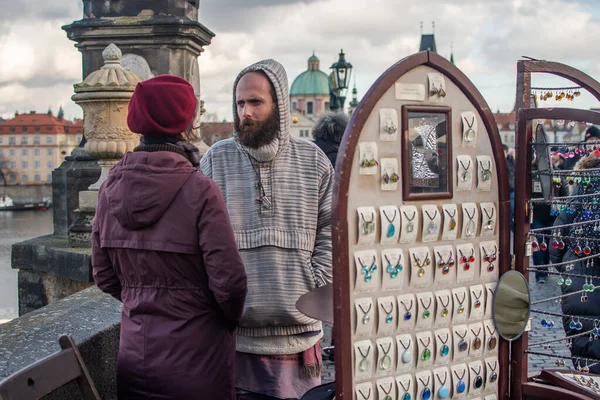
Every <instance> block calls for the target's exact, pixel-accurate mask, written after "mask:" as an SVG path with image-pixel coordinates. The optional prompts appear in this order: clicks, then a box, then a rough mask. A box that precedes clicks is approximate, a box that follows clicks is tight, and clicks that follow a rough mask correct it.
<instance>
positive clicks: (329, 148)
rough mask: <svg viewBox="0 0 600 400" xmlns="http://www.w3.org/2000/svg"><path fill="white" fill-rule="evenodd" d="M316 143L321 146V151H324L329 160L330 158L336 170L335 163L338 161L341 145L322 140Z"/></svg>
mask: <svg viewBox="0 0 600 400" xmlns="http://www.w3.org/2000/svg"><path fill="white" fill-rule="evenodd" d="M314 143H315V144H316V145H317V146H319V148H320V149H321V150H323V153H325V155H326V156H327V158H329V161H331V165H333V167H334V168H335V161H336V160H337V154H338V150H339V148H340V146H339V144H335V143H331V142H326V141H324V140H321V139H317V140H315V141H314Z"/></svg>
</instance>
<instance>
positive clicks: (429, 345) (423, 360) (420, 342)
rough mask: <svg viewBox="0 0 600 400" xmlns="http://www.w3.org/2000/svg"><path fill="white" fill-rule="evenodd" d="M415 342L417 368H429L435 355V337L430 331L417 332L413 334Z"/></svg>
mask: <svg viewBox="0 0 600 400" xmlns="http://www.w3.org/2000/svg"><path fill="white" fill-rule="evenodd" d="M415 338H416V342H417V349H418V350H417V354H416V356H417V368H420V369H421V368H429V367H431V365H433V358H434V356H435V347H434V346H435V339H434V338H433V335H432V333H431V332H429V331H426V332H419V333H417V334H416V335H415Z"/></svg>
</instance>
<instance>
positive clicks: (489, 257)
mask: <svg viewBox="0 0 600 400" xmlns="http://www.w3.org/2000/svg"><path fill="white" fill-rule="evenodd" d="M340 154H343V156H340V157H338V161H337V165H336V185H335V193H334V201H333V204H334V207H333V213H332V226H333V258H334V287H333V295H334V319H335V321H334V326H335V329H334V337H335V346H336V356H335V371H336V399H357V400H443V399H446V398H448V399H450V398H452V399H481V400H496V399H508V387H509V381H508V379H509V373H508V362H509V343H508V342H506V341H504V340H502V339H501V338H500V337H499V336H498V333H497V332H496V328H495V325H494V322H493V320H492V301H493V295H494V290H495V287H496V282H497V281H498V279H499V276H501V275H502V274H503V273H504V272H506V271H507V270H508V269H509V268H510V266H509V265H510V255H509V250H508V249H509V247H508V246H509V215H510V211H509V192H508V178H507V171H506V162H505V159H504V153H503V148H502V143H501V141H500V136H499V134H498V131H497V126H496V122H495V121H494V117H493V115H492V113H491V112H490V109H489V107H488V105H487V104H486V102H485V100H484V99H483V97H482V96H481V94H480V93H479V92H478V90H477V89H476V88H475V86H474V85H473V84H472V83H471V82H470V81H469V80H468V79H467V77H466V76H465V75H464V74H463V73H462V72H461V71H460V70H459V69H457V68H456V67H455V66H454V65H453V64H451V63H450V62H448V61H447V60H446V59H444V58H442V57H440V56H438V55H437V54H436V53H432V52H428V51H425V52H421V53H417V54H414V55H412V56H409V57H407V58H404V59H403V60H401V61H399V62H398V63H397V64H395V65H393V66H392V67H391V68H390V69H388V70H387V71H386V72H385V73H384V74H383V75H382V76H381V77H380V78H379V79H378V80H377V81H376V82H375V84H374V85H373V86H372V87H371V88H370V90H369V91H368V93H367V95H366V96H365V97H364V99H363V100H362V101H361V103H360V104H359V106H358V108H357V109H356V110H355V111H354V113H353V115H352V119H351V121H350V123H349V125H348V128H347V129H346V133H345V135H344V139H343V141H342V145H341V149H340Z"/></svg>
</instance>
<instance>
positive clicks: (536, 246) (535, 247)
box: [531, 239, 539, 250]
mask: <svg viewBox="0 0 600 400" xmlns="http://www.w3.org/2000/svg"><path fill="white" fill-rule="evenodd" d="M538 247H539V244H538V241H537V240H535V239H533V240H532V241H531V248H532V249H533V250H537V249H538Z"/></svg>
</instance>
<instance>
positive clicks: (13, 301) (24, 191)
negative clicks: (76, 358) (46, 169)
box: [0, 186, 53, 323]
mask: <svg viewBox="0 0 600 400" xmlns="http://www.w3.org/2000/svg"><path fill="white" fill-rule="evenodd" d="M6 195H8V196H10V197H11V198H13V199H14V200H23V199H42V198H43V197H50V196H51V195H52V188H51V187H50V186H27V187H25V186H21V187H10V186H9V187H0V196H6ZM52 232H53V225H52V209H49V210H46V211H0V323H2V322H6V321H7V320H10V319H12V318H15V317H17V316H18V305H17V304H18V301H17V270H13V269H11V267H10V251H11V247H12V245H13V244H14V243H18V242H21V241H23V240H27V239H31V238H34V237H37V236H43V235H47V234H49V233H52Z"/></svg>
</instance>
